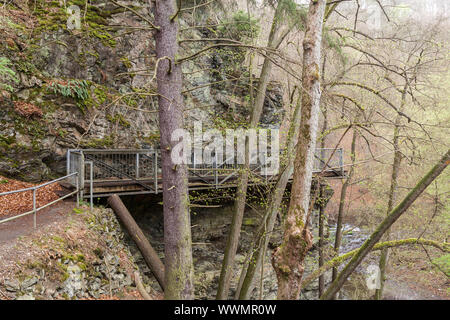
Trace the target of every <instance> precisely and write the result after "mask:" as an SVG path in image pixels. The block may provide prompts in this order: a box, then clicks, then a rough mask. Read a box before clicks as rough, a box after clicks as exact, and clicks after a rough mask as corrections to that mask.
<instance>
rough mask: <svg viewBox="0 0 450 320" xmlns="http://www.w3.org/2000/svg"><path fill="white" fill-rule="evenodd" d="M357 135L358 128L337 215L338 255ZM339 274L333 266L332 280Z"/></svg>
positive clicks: (335, 242)
mask: <svg viewBox="0 0 450 320" xmlns="http://www.w3.org/2000/svg"><path fill="white" fill-rule="evenodd" d="M356 136H357V131H356V129H354V130H353V137H352V147H351V151H350V157H351V159H352V166H351V167H350V172H349V173H348V177H347V179H346V180H345V182H344V184H343V185H342V189H341V197H340V200H339V211H338V217H337V222H336V235H335V237H334V252H335V254H336V256H337V255H338V254H339V248H340V247H341V242H342V221H343V220H344V210H345V198H346V196H347V189H348V186H349V185H350V182H351V180H352V177H353V173H354V172H355V159H356V154H355V152H356ZM337 274H338V269H337V267H335V268H333V271H332V275H331V280H332V281H334V279H336V277H337ZM319 297H320V296H319ZM334 299H336V295H335V296H333V300H334Z"/></svg>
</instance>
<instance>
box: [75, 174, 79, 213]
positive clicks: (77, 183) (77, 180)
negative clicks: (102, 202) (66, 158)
mask: <svg viewBox="0 0 450 320" xmlns="http://www.w3.org/2000/svg"><path fill="white" fill-rule="evenodd" d="M76 175H77V176H76V177H75V183H76V187H77V189H76V190H77V207H78V206H79V205H80V179H79V176H80V173H79V172H77V174H76Z"/></svg>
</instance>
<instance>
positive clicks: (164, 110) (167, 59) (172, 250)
mask: <svg viewBox="0 0 450 320" xmlns="http://www.w3.org/2000/svg"><path fill="white" fill-rule="evenodd" d="M176 11H177V6H176V3H175V0H157V1H156V2H155V15H154V16H155V22H156V25H157V26H159V29H158V30H157V32H156V36H155V40H156V57H157V61H158V63H157V66H158V69H157V73H156V75H157V84H158V107H159V128H160V134H161V139H160V141H161V166H162V175H163V207H164V249H165V259H164V264H165V281H164V282H165V286H166V288H165V289H166V290H165V292H164V298H165V299H193V282H192V277H193V265H192V248H191V247H192V240H191V222H190V215H189V198H188V184H187V167H186V165H176V166H175V164H174V163H173V161H172V159H171V150H172V149H173V147H174V146H175V145H176V144H177V143H178V141H172V140H171V135H172V133H173V132H174V131H175V130H176V129H180V128H183V111H184V105H183V96H182V94H181V90H182V76H181V66H180V65H179V64H176V62H175V57H176V55H177V52H178V42H177V34H178V22H177V19H176V17H175V18H173V15H174V14H175V12H176Z"/></svg>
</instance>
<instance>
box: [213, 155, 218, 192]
mask: <svg viewBox="0 0 450 320" xmlns="http://www.w3.org/2000/svg"><path fill="white" fill-rule="evenodd" d="M218 183H219V181H218V176H217V152H214V184H215V185H216V189H217V187H218V186H217V185H218Z"/></svg>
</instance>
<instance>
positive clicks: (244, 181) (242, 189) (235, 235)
mask: <svg viewBox="0 0 450 320" xmlns="http://www.w3.org/2000/svg"><path fill="white" fill-rule="evenodd" d="M277 12H279V11H278V10H277V11H276V12H275V17H274V20H273V24H272V28H271V30H270V34H269V40H268V47H269V48H277V47H278V46H279V44H280V37H277V30H278V18H279V17H278V15H279V14H277ZM272 67H273V63H272V61H271V60H270V59H269V58H268V57H266V58H265V59H264V64H263V67H262V69H261V74H260V77H259V82H258V89H257V90H256V91H257V94H256V97H255V101H254V103H253V108H252V114H251V119H250V128H255V127H256V126H257V125H258V123H259V119H260V118H261V114H262V110H263V106H264V100H265V97H266V89H267V84H268V83H269V80H270V73H271V71H272ZM248 140H249V139H248V138H246V141H245V165H244V167H243V169H242V171H241V173H240V175H239V179H238V185H237V189H236V200H235V202H234V214H233V218H232V221H231V226H230V233H229V235H228V239H227V244H226V247H225V253H224V258H223V262H222V270H221V272H220V277H219V287H218V289H217V299H220V300H223V299H227V298H228V292H229V289H230V285H231V277H232V274H233V266H234V259H235V257H236V252H237V247H238V244H239V237H240V232H241V227H242V219H243V217H244V211H245V202H246V200H247V189H248V180H249V170H250V165H249V163H250V159H249V141H248Z"/></svg>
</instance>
